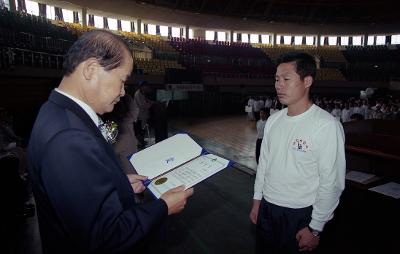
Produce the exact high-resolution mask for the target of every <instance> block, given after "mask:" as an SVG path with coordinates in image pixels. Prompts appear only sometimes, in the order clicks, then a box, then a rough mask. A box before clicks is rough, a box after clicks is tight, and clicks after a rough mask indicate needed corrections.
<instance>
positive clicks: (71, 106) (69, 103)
mask: <svg viewBox="0 0 400 254" xmlns="http://www.w3.org/2000/svg"><path fill="white" fill-rule="evenodd" d="M49 101H51V102H53V103H55V104H57V105H59V106H60V107H62V108H66V109H68V110H70V111H72V112H73V113H75V114H76V115H77V116H78V117H79V118H80V119H81V120H82V122H83V123H84V124H85V125H86V126H87V127H88V129H89V130H90V131H91V132H92V133H93V134H94V135H95V136H96V137H97V138H98V139H99V140H100V142H102V144H103V145H104V147H106V150H107V152H108V153H109V154H112V156H111V157H112V158H113V160H114V162H115V163H117V165H118V166H119V167H120V168H121V165H120V163H119V161H118V160H117V158H116V156H115V152H114V149H113V147H112V145H110V144H109V143H108V142H107V141H106V140H105V139H104V137H103V135H102V134H101V131H100V130H99V128H98V127H97V126H96V124H95V123H94V122H93V120H92V119H91V118H90V116H89V115H88V114H87V113H86V112H85V111H84V110H83V109H82V108H81V107H80V106H79V105H78V104H77V103H75V102H74V101H73V100H71V99H70V98H68V97H66V96H64V95H62V94H60V93H58V92H56V91H52V92H51V94H50V97H49Z"/></svg>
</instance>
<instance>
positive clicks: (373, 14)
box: [131, 0, 400, 25]
mask: <svg viewBox="0 0 400 254" xmlns="http://www.w3.org/2000/svg"><path fill="white" fill-rule="evenodd" d="M131 1H135V2H136V3H138V4H142V5H154V6H160V7H166V8H170V9H174V10H183V11H188V12H191V13H195V14H211V15H218V16H223V17H234V18H240V19H242V20H255V21H265V22H269V23H274V22H280V23H282V22H283V23H287V22H288V23H297V24H346V23H351V24H368V25H374V24H376V25H385V24H391V25H393V24H400V18H399V12H400V8H398V6H399V5H400V3H397V2H398V1H396V0H245V1H243V0H131Z"/></svg>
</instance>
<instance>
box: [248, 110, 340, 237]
mask: <svg viewBox="0 0 400 254" xmlns="http://www.w3.org/2000/svg"><path fill="white" fill-rule="evenodd" d="M344 139H345V138H344V132H343V127H342V125H341V123H340V122H339V121H336V120H335V119H334V117H333V116H332V115H330V114H329V113H328V112H326V111H325V110H323V109H321V108H320V107H318V106H317V105H312V106H311V107H310V108H309V109H308V110H307V111H306V112H304V113H302V114H300V115H297V116H288V115H287V108H285V109H283V110H281V111H279V112H277V113H276V114H273V115H271V116H270V117H269V119H268V121H267V124H266V126H265V129H264V138H263V140H264V141H263V143H262V146H261V155H260V162H259V164H258V168H257V176H256V181H255V185H254V199H256V200H261V198H262V197H264V199H265V200H267V201H268V202H270V203H273V204H276V205H279V206H283V207H288V208H303V207H307V206H310V205H312V206H313V210H312V215H311V217H312V218H311V222H310V224H309V226H310V227H311V228H313V229H316V230H320V231H322V230H323V227H324V225H325V223H326V222H327V221H329V220H330V219H331V218H332V217H333V212H334V210H335V208H336V207H337V205H338V204H339V198H340V195H341V193H342V191H343V190H344V187H345V171H346V161H345V150H344Z"/></svg>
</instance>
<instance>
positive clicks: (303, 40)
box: [301, 36, 307, 45]
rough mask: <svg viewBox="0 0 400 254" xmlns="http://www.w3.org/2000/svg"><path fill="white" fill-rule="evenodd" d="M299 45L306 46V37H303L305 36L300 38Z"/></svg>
mask: <svg viewBox="0 0 400 254" xmlns="http://www.w3.org/2000/svg"><path fill="white" fill-rule="evenodd" d="M301 44H302V45H306V44H307V40H306V37H305V36H303V37H302V38H301Z"/></svg>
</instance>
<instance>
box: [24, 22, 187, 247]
mask: <svg viewBox="0 0 400 254" xmlns="http://www.w3.org/2000/svg"><path fill="white" fill-rule="evenodd" d="M132 65H133V60H132V56H131V53H130V51H129V48H128V46H127V45H126V44H125V42H124V41H123V40H121V39H120V38H119V37H117V36H115V35H114V34H112V33H110V32H106V31H100V30H93V31H90V32H87V33H85V34H84V35H82V36H81V37H80V38H79V39H78V40H77V41H76V42H75V43H74V45H72V47H71V48H70V50H69V51H68V54H67V56H66V59H65V62H64V77H63V79H62V81H61V83H60V85H59V87H58V88H56V89H55V91H53V92H52V93H51V95H50V97H49V100H48V101H47V102H46V103H45V104H44V105H43V106H42V108H41V109H40V112H39V114H38V116H37V119H36V122H35V125H34V127H33V130H32V133H31V139H30V142H29V150H28V151H29V152H28V156H29V173H30V176H31V178H32V185H33V191H34V195H35V199H36V204H37V209H38V219H39V226H40V233H41V238H42V247H43V251H44V253H127V252H129V253H132V250H135V251H137V248H138V246H139V245H141V243H142V242H143V241H144V239H147V238H148V237H149V235H152V234H153V233H154V232H157V231H158V230H159V229H160V227H161V225H163V224H164V222H165V220H166V218H167V215H169V214H174V213H178V212H180V211H181V210H182V209H183V208H184V206H185V204H186V200H187V198H188V197H189V196H191V195H192V193H193V189H188V190H186V191H184V188H183V187H182V186H181V187H178V188H175V189H173V190H171V191H169V192H167V193H165V194H164V195H163V196H161V198H160V199H158V200H155V201H152V202H149V203H146V204H140V205H139V204H136V203H135V199H134V191H135V192H141V191H143V190H144V186H143V185H142V183H141V180H144V179H145V177H142V176H138V175H131V176H129V178H128V177H127V176H126V175H125V174H124V173H123V171H122V169H121V166H120V164H119V162H118V158H117V157H116V155H115V154H114V151H113V148H112V146H111V145H110V144H109V143H107V141H106V139H105V137H103V135H102V133H101V131H100V130H99V129H98V124H99V121H100V119H99V116H98V115H102V114H103V113H106V112H110V111H112V110H113V108H114V105H115V104H116V103H117V102H118V101H119V99H120V97H122V96H124V93H125V92H124V82H125V81H126V80H127V78H128V76H129V75H130V73H131V71H132Z"/></svg>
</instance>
